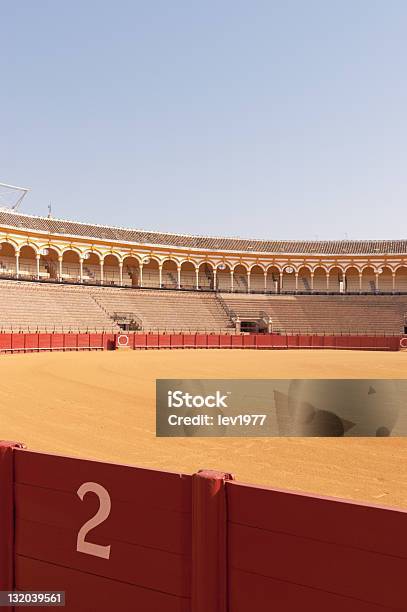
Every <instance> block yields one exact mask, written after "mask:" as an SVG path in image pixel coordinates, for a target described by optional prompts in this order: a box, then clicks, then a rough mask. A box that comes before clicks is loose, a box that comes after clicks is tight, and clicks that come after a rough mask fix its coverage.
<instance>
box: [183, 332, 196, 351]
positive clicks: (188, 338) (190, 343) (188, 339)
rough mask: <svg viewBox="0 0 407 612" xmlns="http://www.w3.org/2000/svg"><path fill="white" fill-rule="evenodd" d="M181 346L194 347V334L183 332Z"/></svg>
mask: <svg viewBox="0 0 407 612" xmlns="http://www.w3.org/2000/svg"><path fill="white" fill-rule="evenodd" d="M182 346H183V348H196V334H184V335H183V339H182Z"/></svg>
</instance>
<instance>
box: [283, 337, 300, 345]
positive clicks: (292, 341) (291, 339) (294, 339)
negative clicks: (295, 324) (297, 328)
mask: <svg viewBox="0 0 407 612" xmlns="http://www.w3.org/2000/svg"><path fill="white" fill-rule="evenodd" d="M286 339H287V348H298V336H286Z"/></svg>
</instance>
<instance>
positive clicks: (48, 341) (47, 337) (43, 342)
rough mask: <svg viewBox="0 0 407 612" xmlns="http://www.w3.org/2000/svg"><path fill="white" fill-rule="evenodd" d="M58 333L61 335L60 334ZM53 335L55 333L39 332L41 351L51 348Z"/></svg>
mask: <svg viewBox="0 0 407 612" xmlns="http://www.w3.org/2000/svg"><path fill="white" fill-rule="evenodd" d="M57 335H58V336H60V334H57ZM53 336H54V334H38V348H39V349H40V352H43V351H47V350H49V348H50V346H52V338H53ZM62 337H63V334H62Z"/></svg>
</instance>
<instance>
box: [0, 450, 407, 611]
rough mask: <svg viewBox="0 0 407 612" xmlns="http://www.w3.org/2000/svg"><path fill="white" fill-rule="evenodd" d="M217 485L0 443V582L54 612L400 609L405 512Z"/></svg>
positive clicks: (216, 479) (406, 546)
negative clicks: (56, 602)
mask: <svg viewBox="0 0 407 612" xmlns="http://www.w3.org/2000/svg"><path fill="white" fill-rule="evenodd" d="M231 478H232V477H231V475H230V474H225V473H218V472H212V471H202V472H199V473H198V474H195V475H194V476H192V477H191V476H188V475H184V474H171V473H166V472H159V471H155V470H145V469H140V468H136V467H134V468H133V467H128V466H120V465H114V464H108V463H102V462H94V461H86V460H81V459H72V458H67V457H58V456H52V455H47V454H42V453H33V452H29V451H26V450H22V449H19V448H14V447H13V445H12V443H0V563H1V565H0V567H1V569H2V571H1V572H0V588H1V589H7V590H13V589H19V590H23V591H24V590H52V589H54V590H65V591H66V596H67V597H66V609H67V611H68V612H73V611H75V612H89V611H90V610H98V612H99V611H100V612H112V610H142V611H143V612H158V611H159V612H209V611H210V612H253V611H255V612H269V610H278V612H293V611H297V610H312V611H313V612H326V611H327V610H329V611H330V612H343V611H344V610H346V611H347V612H379V611H380V610H383V611H384V610H394V611H396V610H400V611H401V610H404V609H405V592H404V583H405V575H406V570H407V529H406V526H407V512H406V511H402V510H396V509H389V508H384V507H374V506H369V505H367V504H356V503H351V502H346V501H342V500H335V499H330V498H321V497H317V496H312V495H304V494H300V493H292V492H287V491H279V490H272V489H265V488H257V487H255V486H250V485H243V484H239V483H235V482H230V479H231ZM14 534H15V537H14ZM17 609H19V608H16V610H17Z"/></svg>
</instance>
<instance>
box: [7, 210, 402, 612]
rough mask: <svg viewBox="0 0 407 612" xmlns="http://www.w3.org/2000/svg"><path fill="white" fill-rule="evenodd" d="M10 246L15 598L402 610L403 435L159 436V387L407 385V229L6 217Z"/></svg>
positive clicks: (10, 540)
mask: <svg viewBox="0 0 407 612" xmlns="http://www.w3.org/2000/svg"><path fill="white" fill-rule="evenodd" d="M0 243H1V250H0V298H1V303H2V318H1V323H0V331H1V333H0V352H1V353H2V354H1V355H0V363H1V373H2V377H1V385H0V398H1V404H2V412H1V415H2V416H1V437H2V438H3V439H5V440H12V441H14V442H15V443H20V442H21V443H24V444H25V445H26V446H27V449H24V448H19V447H18V445H17V446H16V445H15V444H12V443H4V444H3V446H2V447H0V451H1V455H0V486H1V488H2V499H3V502H2V505H1V510H0V535H1V536H2V537H1V541H2V542H3V543H4V544H3V545H2V546H1V550H0V561H1V562H2V567H5V568H6V571H5V572H3V575H2V576H1V577H0V587H1V589H3V590H6V589H7V590H13V589H21V590H28V589H31V590H43V589H45V590H59V591H65V592H66V608H67V609H68V610H83V611H89V612H91V611H93V610H102V611H103V610H106V611H107V610H113V609H114V610H116V609H117V610H119V609H120V610H129V611H130V610H142V611H143V612H153V611H154V612H175V611H176V612H247V611H248V610H256V611H258V612H263V610H264V612H265V611H266V610H270V609H271V608H273V609H276V610H278V611H279V612H291V611H294V610H299V609H304V610H316V611H321V612H322V611H325V610H332V611H334V612H335V611H338V612H339V611H343V610H344V609H345V608H346V609H347V610H349V611H351V612H352V611H354V612H373V611H377V612H379V611H380V610H404V609H405V597H404V593H403V588H402V586H403V585H404V575H405V571H406V569H407V567H406V566H407V561H406V560H407V546H406V538H405V535H403V534H405V533H406V531H407V530H406V522H407V518H406V507H407V479H406V469H405V465H406V460H407V445H406V443H405V439H404V438H399V437H397V433H398V430H397V428H396V429H395V431H394V432H393V436H392V437H389V438H351V437H346V438H336V439H333V438H329V439H328V438H263V439H260V438H246V439H244V438H243V439H240V438H235V439H233V438H212V439H211V438H194V439H191V438H179V439H177V438H156V437H155V380H156V379H157V378H177V379H182V378H236V379H244V378H249V379H250V378H290V379H291V378H376V379H381V378H391V379H402V378H405V377H406V371H407V362H406V359H407V356H406V353H405V351H404V350H402V349H403V347H404V346H405V345H406V344H407V342H406V338H405V333H406V332H407V328H406V314H407V241H338V242H329V241H326V242H289V241H287V242H271V241H269V242H267V241H258V240H242V239H228V238H205V237H196V236H184V235H174V234H164V233H158V232H145V231H140V230H128V229H120V228H113V227H102V226H98V225H88V224H82V223H77V222H71V221H62V220H56V219H52V218H42V217H34V216H29V215H24V214H20V213H17V212H15V211H10V210H1V211H0ZM120 336H122V337H125V338H127V339H128V340H126V343H127V341H128V342H129V344H130V345H131V349H126V350H108V349H114V348H116V347H117V344H118V338H119V337H120ZM132 349H134V350H132ZM175 349H177V350H175ZM260 349H263V350H260ZM123 464H125V465H123ZM129 466H138V467H129ZM202 468H205V469H206V470H207V471H204V472H199V470H200V469H202ZM208 470H213V471H208ZM232 475H233V476H234V478H235V480H233V479H232ZM242 483H248V484H242ZM98 509H99V510H98ZM92 517H95V519H96V518H97V517H99V519H98V520H95V521H94V522H93V524H92V525H91V524H90V523H88V521H89V520H90V519H91V518H92ZM86 526H87V527H86ZM85 527H86V529H85ZM361 568H363V571H362V570H361ZM14 609H16V610H17V609H19V607H18V606H15V608H14Z"/></svg>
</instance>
